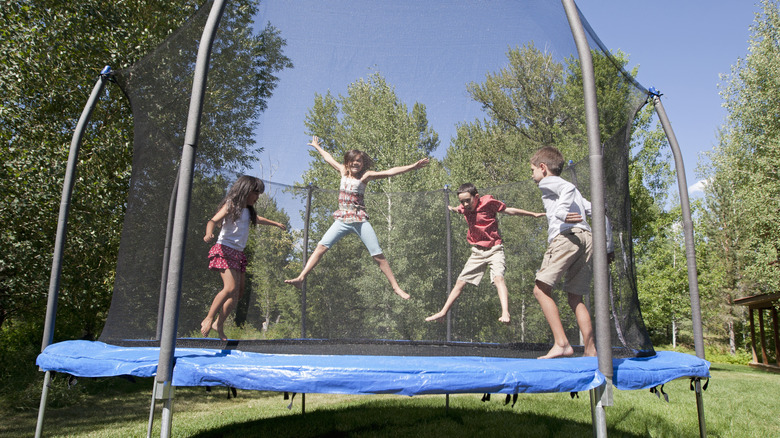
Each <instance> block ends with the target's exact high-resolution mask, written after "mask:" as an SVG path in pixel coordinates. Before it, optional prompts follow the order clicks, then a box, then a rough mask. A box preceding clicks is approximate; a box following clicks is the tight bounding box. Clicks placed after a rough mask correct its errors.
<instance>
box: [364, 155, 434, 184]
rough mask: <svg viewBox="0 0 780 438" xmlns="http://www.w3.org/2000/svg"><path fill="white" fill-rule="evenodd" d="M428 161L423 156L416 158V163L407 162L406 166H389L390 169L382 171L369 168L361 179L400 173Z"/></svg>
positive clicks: (420, 166) (414, 168) (423, 164)
mask: <svg viewBox="0 0 780 438" xmlns="http://www.w3.org/2000/svg"><path fill="white" fill-rule="evenodd" d="M428 161H430V160H429V159H428V158H423V159H421V160H417V162H416V163H412V164H407V165H406V166H397V167H391V168H390V169H386V170H382V171H372V170H369V171H368V172H366V173H365V175H363V178H362V180H363V182H368V181H371V180H374V179H382V178H389V177H391V176H396V175H400V174H402V173H406V172H409V171H412V170H417V169H421V168H423V167H425V166H427V165H428Z"/></svg>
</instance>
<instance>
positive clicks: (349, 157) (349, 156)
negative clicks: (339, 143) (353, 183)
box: [344, 149, 374, 178]
mask: <svg viewBox="0 0 780 438" xmlns="http://www.w3.org/2000/svg"><path fill="white" fill-rule="evenodd" d="M357 157H360V158H362V159H363V169H362V170H361V171H360V174H361V175H362V174H364V173H366V171H367V170H370V169H371V166H373V165H374V160H372V159H371V157H369V156H368V154H367V153H365V152H363V151H359V150H357V149H352V150H350V151H347V152H346V153H345V154H344V166H345V167H349V163H351V162H352V161H354V160H355V158H357ZM347 172H349V170H347ZM351 176H352V177H353V178H355V177H357V176H358V175H351Z"/></svg>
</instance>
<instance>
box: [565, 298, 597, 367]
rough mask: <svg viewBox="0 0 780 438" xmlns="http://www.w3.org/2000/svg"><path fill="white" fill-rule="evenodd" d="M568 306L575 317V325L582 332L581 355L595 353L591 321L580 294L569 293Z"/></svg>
mask: <svg viewBox="0 0 780 438" xmlns="http://www.w3.org/2000/svg"><path fill="white" fill-rule="evenodd" d="M569 306H570V307H571V310H572V312H574V316H575V318H576V319H577V325H578V326H579V328H580V332H582V345H583V347H584V348H585V352H584V353H583V356H595V355H596V342H595V339H594V337H593V323H592V322H591V320H590V312H588V306H586V305H585V303H584V302H583V301H582V295H577V294H572V293H570V294H569Z"/></svg>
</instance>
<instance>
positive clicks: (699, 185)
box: [688, 179, 707, 193]
mask: <svg viewBox="0 0 780 438" xmlns="http://www.w3.org/2000/svg"><path fill="white" fill-rule="evenodd" d="M706 185H707V180H706V179H702V180H699V181H697V182H696V183H695V184H694V185H692V186H690V187H688V193H697V192H700V193H704V187H705V186H706Z"/></svg>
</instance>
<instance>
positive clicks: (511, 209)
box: [503, 207, 545, 217]
mask: <svg viewBox="0 0 780 438" xmlns="http://www.w3.org/2000/svg"><path fill="white" fill-rule="evenodd" d="M503 213H506V214H508V215H510V216H531V217H544V216H545V214H544V213H535V212H533V211H527V210H521V209H519V208H514V207H507V208H506V210H504V211H503Z"/></svg>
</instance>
